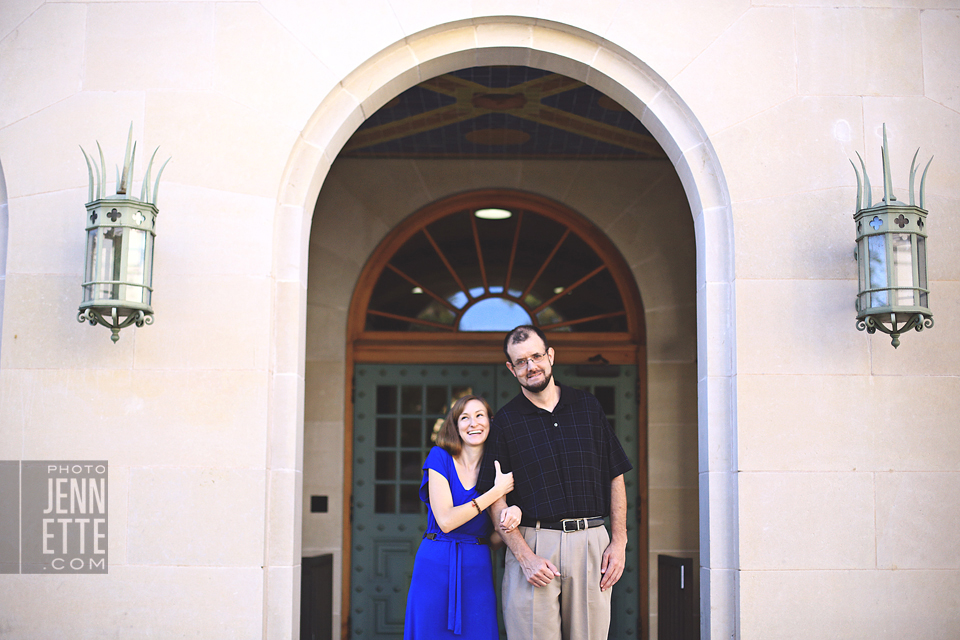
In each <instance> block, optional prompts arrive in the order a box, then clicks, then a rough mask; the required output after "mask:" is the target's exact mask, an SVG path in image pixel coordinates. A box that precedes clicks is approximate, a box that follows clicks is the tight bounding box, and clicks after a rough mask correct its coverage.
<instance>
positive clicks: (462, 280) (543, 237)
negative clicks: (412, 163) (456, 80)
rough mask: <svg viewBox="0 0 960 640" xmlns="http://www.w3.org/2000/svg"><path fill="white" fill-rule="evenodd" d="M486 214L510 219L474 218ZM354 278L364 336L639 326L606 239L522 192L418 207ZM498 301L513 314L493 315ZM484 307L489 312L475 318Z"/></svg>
mask: <svg viewBox="0 0 960 640" xmlns="http://www.w3.org/2000/svg"><path fill="white" fill-rule="evenodd" d="M491 208H496V209H504V210H507V211H510V212H511V214H512V215H510V216H509V217H503V218H500V219H493V220H491V219H483V218H479V217H478V216H476V215H475V212H476V211H477V210H480V209H491ZM361 281H362V282H363V281H366V282H367V283H368V286H367V287H358V291H359V292H365V293H361V295H363V296H364V298H365V299H363V300H355V303H358V302H359V303H360V304H359V305H357V304H355V305H354V306H353V309H354V311H355V312H358V311H361V309H362V314H363V316H362V317H357V320H358V321H359V324H360V326H362V327H363V328H362V329H361V332H362V333H363V334H367V335H371V334H377V333H390V332H411V333H416V334H419V335H422V336H424V337H426V336H428V335H430V334H433V335H436V334H443V333H447V334H451V333H458V332H490V331H503V330H508V329H510V328H512V327H513V326H516V325H517V324H522V323H526V322H532V323H533V324H535V325H537V326H540V327H541V328H542V329H544V330H545V331H550V332H566V333H581V332H582V333H607V334H609V333H618V334H621V335H622V334H624V333H628V334H633V335H637V330H638V324H640V323H642V319H640V320H639V322H638V318H637V315H638V314H637V310H638V309H641V308H642V307H641V305H640V303H639V296H638V294H637V293H636V287H635V285H633V283H632V276H631V274H630V273H629V270H628V269H627V268H626V266H625V264H623V261H622V258H620V256H619V253H618V252H617V251H616V249H615V248H614V247H613V246H612V244H611V243H610V242H609V240H608V239H606V236H604V235H603V234H602V232H600V231H599V230H598V229H596V227H594V226H593V225H592V224H591V223H589V222H588V221H586V220H585V219H583V218H582V217H581V216H579V215H577V214H575V213H574V212H572V211H570V210H569V209H567V208H565V207H563V206H562V205H559V204H557V203H555V202H552V201H550V200H547V199H546V198H542V197H539V196H534V195H532V194H524V193H520V192H509V191H503V190H485V191H479V192H473V193H468V194H461V195H459V196H454V197H452V198H448V199H445V200H442V201H439V202H437V203H434V204H433V205H429V206H427V207H425V208H424V209H422V210H421V211H419V212H417V213H416V214H414V215H412V216H411V217H410V218H408V219H407V220H405V221H404V222H403V223H401V225H399V226H398V227H397V228H396V229H395V230H394V231H393V232H392V233H391V234H390V235H389V236H388V237H387V238H386V239H385V240H384V241H383V242H382V243H381V246H380V247H379V249H378V251H377V252H375V254H374V256H373V257H372V258H371V261H370V263H368V265H367V267H366V268H365V269H364V274H363V276H361ZM625 290H626V295H624V291H625ZM497 301H502V302H503V304H504V305H507V306H509V307H510V308H512V310H513V313H512V314H507V313H505V312H506V311H507V309H506V307H501V308H500V310H499V311H498V310H497V305H496V302H497ZM484 306H488V307H493V311H492V312H491V313H486V314H484V313H481V310H482V307H484ZM521 312H522V313H521ZM465 320H466V321H465ZM354 326H357V325H354ZM358 328H359V326H358Z"/></svg>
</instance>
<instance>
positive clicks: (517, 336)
mask: <svg viewBox="0 0 960 640" xmlns="http://www.w3.org/2000/svg"><path fill="white" fill-rule="evenodd" d="M531 333H533V334H536V336H537V337H538V338H540V339H541V340H543V350H544V353H546V350H547V349H549V348H550V343H549V342H547V336H546V335H545V334H544V333H543V331H541V330H540V327H535V326H533V325H532V324H522V325H520V326H519V327H516V328H515V329H513V330H511V331H510V332H509V333H507V335H506V337H505V338H504V339H503V354H504V355H505V356H507V360H508V361H509V360H510V354H509V353H507V347H509V346H510V345H511V344H520V343H521V342H525V341H526V340H527V339H528V338H529V337H530V334H531Z"/></svg>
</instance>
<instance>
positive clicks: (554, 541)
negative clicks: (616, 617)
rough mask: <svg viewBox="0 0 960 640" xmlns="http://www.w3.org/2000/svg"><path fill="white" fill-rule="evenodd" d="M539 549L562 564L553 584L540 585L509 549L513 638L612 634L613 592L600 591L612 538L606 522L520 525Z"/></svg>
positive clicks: (602, 638)
mask: <svg viewBox="0 0 960 640" xmlns="http://www.w3.org/2000/svg"><path fill="white" fill-rule="evenodd" d="M519 531H520V533H521V534H523V538H524V540H526V541H527V544H528V545H529V546H530V549H531V550H533V552H534V553H535V554H537V555H538V556H540V557H541V558H545V559H546V560H549V561H550V562H552V563H553V564H554V565H556V567H557V568H558V569H559V570H560V576H559V577H554V579H553V580H551V581H550V584H548V585H546V586H543V587H534V586H533V585H532V584H530V583H529V582H527V578H526V577H525V576H524V575H523V569H521V568H520V563H519V562H517V559H516V558H515V557H514V555H513V553H512V552H511V551H510V550H509V549H507V554H506V567H505V569H504V572H503V586H502V596H503V620H504V624H505V625H506V628H507V638H508V639H509V640H606V638H607V632H608V631H609V629H610V594H611V593H612V592H613V590H612V589H607V590H606V591H603V592H601V591H600V578H601V576H602V574H601V573H600V561H601V557H602V556H603V551H604V549H606V548H607V545H608V544H609V543H610V536H609V534H607V530H606V528H605V527H593V528H592V529H585V530H584V531H576V532H572V533H563V532H562V531H555V530H552V529H540V530H539V531H538V530H537V529H536V528H535V527H520V528H519Z"/></svg>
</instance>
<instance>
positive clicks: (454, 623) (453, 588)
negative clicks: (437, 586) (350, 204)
mask: <svg viewBox="0 0 960 640" xmlns="http://www.w3.org/2000/svg"><path fill="white" fill-rule="evenodd" d="M423 537H424V538H425V539H427V540H440V541H443V542H452V543H453V544H452V545H450V562H449V563H448V566H449V567H450V569H449V571H450V574H449V577H448V581H447V584H448V585H449V586H448V592H447V630H448V631H453V632H454V633H455V634H457V635H461V633H462V624H461V614H462V604H461V599H460V594H461V581H460V575H461V573H462V564H463V556H462V554H461V551H460V544H461V543H462V544H489V542H488V541H487V539H486V538H480V537H477V536H468V535H466V534H463V533H443V532H440V533H425V534H423Z"/></svg>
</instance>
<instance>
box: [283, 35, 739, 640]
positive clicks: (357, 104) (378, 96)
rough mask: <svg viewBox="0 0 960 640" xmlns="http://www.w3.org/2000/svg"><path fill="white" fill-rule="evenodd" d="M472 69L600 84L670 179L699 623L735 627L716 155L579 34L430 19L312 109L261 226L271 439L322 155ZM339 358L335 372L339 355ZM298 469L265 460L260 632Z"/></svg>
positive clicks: (727, 286)
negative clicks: (420, 89)
mask: <svg viewBox="0 0 960 640" xmlns="http://www.w3.org/2000/svg"><path fill="white" fill-rule="evenodd" d="M474 64H526V65H533V66H536V67H539V68H543V69H546V70H551V71H556V72H559V73H563V74H565V75H568V76H570V77H574V78H577V79H579V80H581V81H583V82H585V83H587V84H590V85H592V86H594V87H595V88H597V89H600V90H602V91H603V92H605V93H606V94H607V95H608V96H610V97H611V98H613V99H615V100H616V101H618V102H619V103H620V104H622V105H623V106H624V107H626V108H627V109H628V110H630V111H631V112H632V113H634V115H636V116H637V117H638V118H639V119H640V121H641V122H642V123H643V124H644V126H646V127H647V129H648V130H649V131H650V132H651V133H652V134H653V135H654V136H655V137H656V138H657V140H658V142H659V143H660V144H661V146H662V147H663V148H664V149H665V150H666V151H667V154H668V156H669V157H670V159H671V161H672V163H673V165H674V168H675V170H676V172H677V175H678V176H679V178H680V180H681V182H682V184H683V187H684V190H685V192H686V195H687V199H688V201H689V204H690V209H691V212H692V214H693V219H694V227H695V230H696V236H697V291H698V295H697V298H698V300H697V308H698V313H697V326H698V353H699V357H698V368H699V373H698V388H699V393H698V395H699V396H700V410H699V418H698V422H699V440H700V451H701V454H700V458H701V461H700V469H701V473H700V487H701V490H700V496H701V497H700V512H701V545H700V546H701V558H702V565H703V569H702V571H701V574H702V582H701V585H702V586H701V602H702V605H701V606H702V611H703V619H702V625H703V629H704V632H705V637H730V636H732V635H734V634H735V631H736V627H737V623H736V621H737V616H738V612H737V608H736V602H737V593H736V580H735V573H736V568H737V542H736V521H737V505H736V446H735V443H736V438H735V430H736V424H735V422H734V413H733V408H734V407H735V385H734V384H733V380H734V378H733V376H734V373H735V340H734V338H735V336H734V331H733V329H734V306H733V302H732V300H733V294H732V280H733V241H732V222H731V213H730V205H729V198H728V196H727V192H726V187H725V183H724V180H723V177H722V172H721V169H720V166H719V163H718V161H717V158H716V154H715V153H714V152H713V149H712V146H711V145H710V142H709V140H708V139H707V138H706V136H705V134H704V133H703V130H702V128H701V127H699V125H698V124H697V121H696V119H695V118H694V117H693V114H691V113H690V112H689V109H687V108H686V106H685V105H684V104H683V103H682V102H681V101H680V100H679V98H678V97H677V96H676V94H675V93H674V92H672V91H671V90H670V87H669V86H668V85H667V83H666V82H664V81H663V80H662V79H661V78H659V77H658V76H657V75H656V74H655V73H653V72H652V71H651V70H650V69H649V68H648V67H646V65H644V64H643V63H642V62H641V61H639V60H637V59H636V58H634V57H632V56H631V55H630V54H628V53H626V52H624V51H622V50H619V49H617V48H616V47H615V46H612V45H610V44H609V43H607V42H605V41H602V40H600V39H599V38H596V37H595V36H593V35H592V34H588V33H586V32H582V31H579V30H572V29H570V28H569V27H565V26H563V25H559V24H555V23H548V22H543V21H537V22H535V21H532V20H526V19H520V18H510V19H507V18H503V19H489V20H482V21H467V22H461V23H454V24H450V25H444V26H442V27H437V28H434V29H431V30H429V31H427V32H423V33H421V34H418V35H415V36H411V37H410V38H407V39H406V40H405V41H403V42H400V43H397V44H396V45H394V46H392V47H389V48H387V49H385V50H384V51H382V52H381V53H380V54H378V55H377V56H374V58H372V59H371V60H369V61H367V63H365V64H364V65H362V66H361V67H360V68H358V69H357V70H356V71H354V72H353V73H352V74H350V76H348V77H347V78H345V79H344V81H343V82H342V83H341V84H340V85H339V86H338V87H337V88H336V89H335V90H334V91H333V92H331V93H330V94H329V95H328V97H327V99H325V100H324V102H323V103H322V104H321V105H320V107H319V108H318V110H317V111H316V113H315V114H314V116H313V118H312V119H311V121H310V122H309V123H308V125H307V126H306V127H305V129H304V131H303V132H302V136H301V139H300V140H299V142H298V144H297V146H296V148H295V149H294V150H293V151H292V153H291V156H290V159H289V162H288V165H287V168H286V171H285V175H284V181H283V187H282V191H281V193H280V194H279V203H278V210H277V215H276V224H275V229H274V256H275V258H274V260H275V262H274V265H273V273H274V277H275V283H276V284H275V296H274V313H273V317H274V327H275V336H274V338H275V339H274V344H275V352H274V354H273V356H274V358H273V360H274V370H273V378H272V386H271V408H272V409H271V411H272V415H271V438H272V439H273V440H274V441H281V442H288V441H291V440H292V439H296V438H299V437H301V436H302V434H303V414H302V413H299V407H302V406H303V401H304V398H303V371H304V348H303V343H304V339H305V336H306V303H305V287H306V275H305V274H306V267H307V260H308V242H309V228H310V225H311V215H312V213H313V203H314V202H316V199H317V196H318V194H319V191H320V186H321V184H322V183H323V181H324V179H325V177H326V174H327V171H328V170H329V168H330V165H331V164H332V162H333V159H334V158H335V157H336V155H337V153H338V152H339V150H340V149H341V148H342V146H343V145H344V143H345V142H346V141H347V139H348V138H349V137H350V135H351V134H352V133H353V131H354V130H355V129H356V128H357V127H358V126H359V124H360V123H361V122H362V121H363V120H364V118H365V117H366V116H367V115H369V114H371V113H373V111H375V110H376V109H377V108H379V107H380V106H381V105H382V104H384V103H385V102H386V101H387V100H388V99H390V98H391V97H393V96H394V95H396V94H397V93H399V92H400V91H403V90H404V89H406V88H408V87H410V86H412V85H414V84H416V83H417V82H419V81H421V80H422V79H426V78H428V77H432V76H434V75H437V74H440V73H444V72H447V71H451V70H454V69H457V68H460V67H463V66H471V65H474ZM341 357H342V358H344V359H343V361H342V362H343V364H344V367H345V369H346V364H347V363H346V360H345V358H346V356H345V354H341ZM340 391H341V394H342V391H343V390H342V389H341V390H340ZM336 393H337V390H335V389H334V390H331V394H334V395H335V394H336ZM341 397H342V395H341ZM301 470H302V461H298V465H297V467H296V468H294V469H288V468H282V467H281V466H274V465H273V464H272V463H271V466H270V469H269V475H268V477H269V482H270V484H269V488H268V496H269V497H268V500H269V505H268V508H269V511H270V520H269V522H270V525H269V526H268V530H267V549H266V556H267V558H268V563H269V566H268V567H267V576H266V581H267V595H266V599H267V602H268V606H267V615H268V616H274V617H276V618H278V619H275V620H274V621H272V622H271V621H270V620H268V621H267V623H266V628H267V629H281V628H284V627H285V626H287V625H286V622H285V621H284V620H283V618H284V617H285V616H286V615H289V613H288V612H290V613H292V615H293V617H292V619H291V620H290V623H289V624H290V626H295V624H296V611H297V598H296V594H297V587H296V585H297V584H298V578H297V573H296V572H297V571H298V563H299V557H297V555H298V545H297V541H298V539H299V535H300V530H301V518H302V515H301V513H300V509H299V503H298V502H297V501H298V500H299V499H300V488H301V487H302V477H301V475H300V473H301ZM335 583H338V580H337V579H335ZM337 608H338V607H336V605H335V609H337ZM268 635H269V632H268ZM270 637H272V635H271V636H270Z"/></svg>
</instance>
